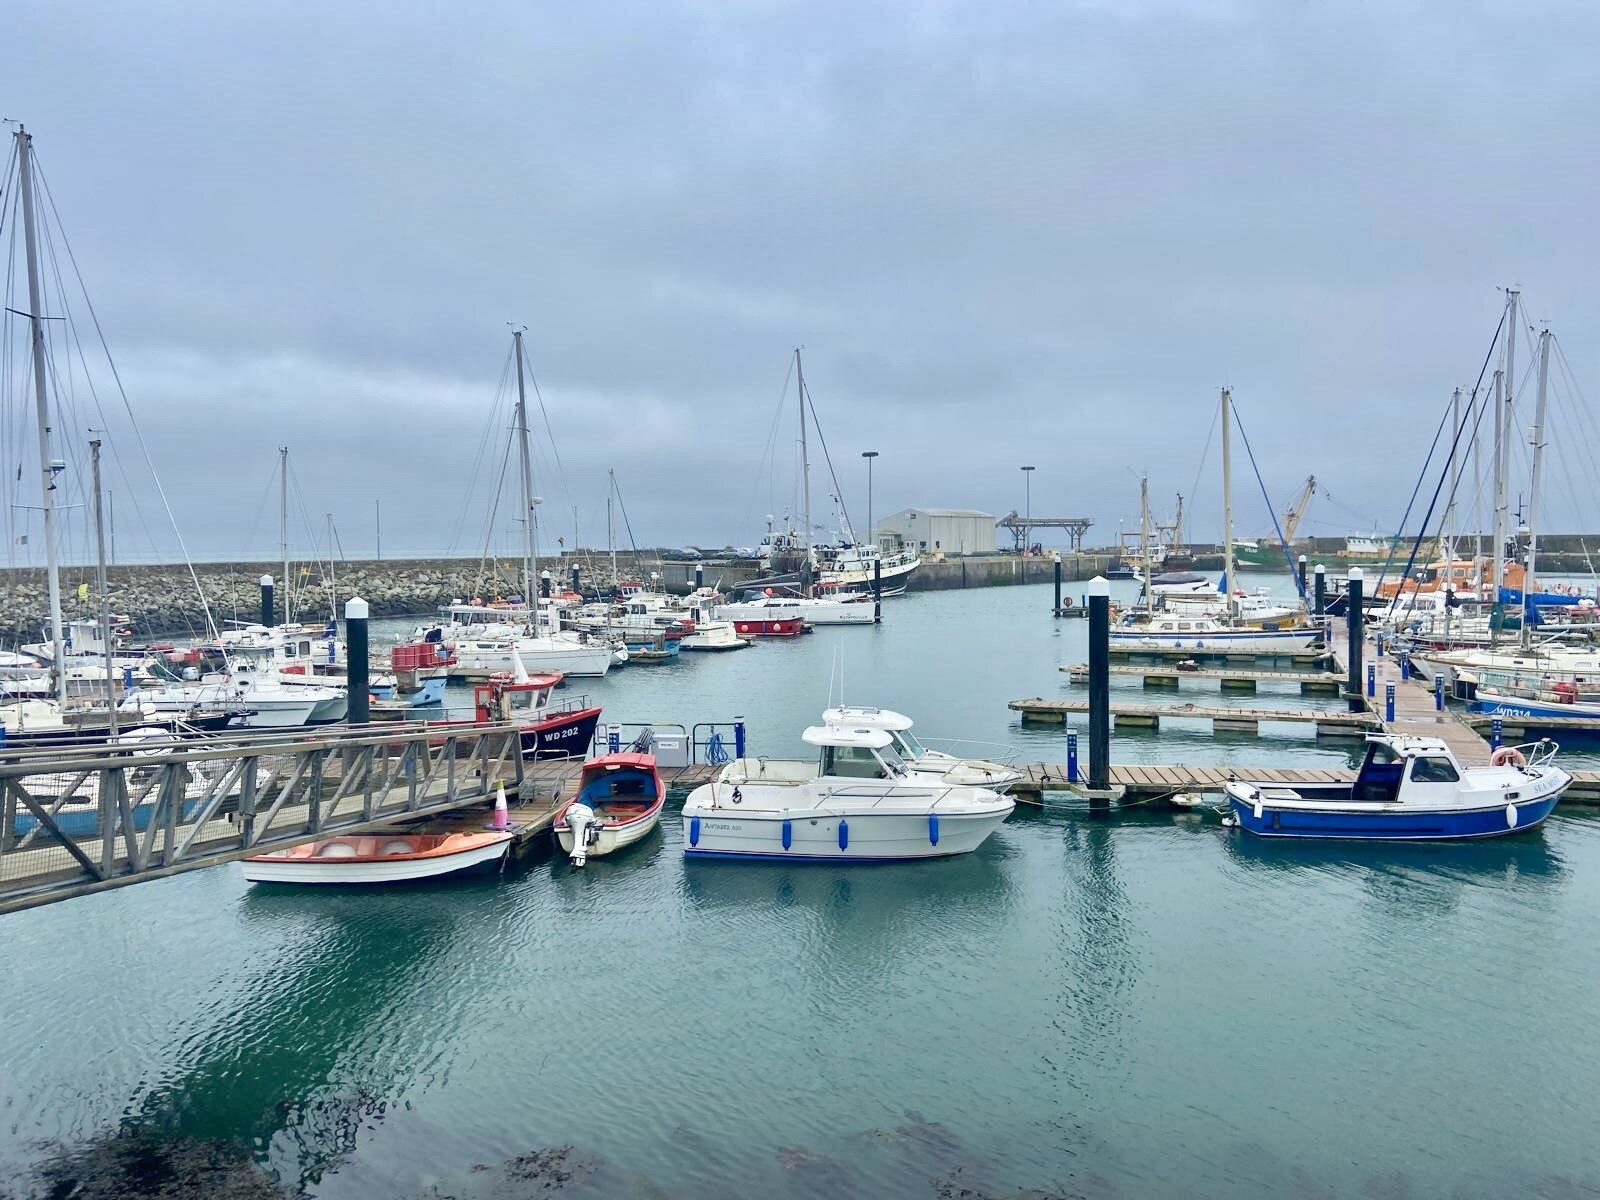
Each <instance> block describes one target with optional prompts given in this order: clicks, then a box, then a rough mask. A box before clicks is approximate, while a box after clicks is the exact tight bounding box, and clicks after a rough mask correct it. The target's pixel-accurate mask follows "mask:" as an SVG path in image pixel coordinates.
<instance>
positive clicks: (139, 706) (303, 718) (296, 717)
mask: <svg viewBox="0 0 1600 1200" xmlns="http://www.w3.org/2000/svg"><path fill="white" fill-rule="evenodd" d="M324 699H325V698H322V697H316V696H305V697H300V696H276V695H275V696H262V695H259V694H252V693H250V692H245V693H243V694H240V693H238V692H236V691H235V690H234V689H232V688H228V687H217V686H207V685H205V684H197V685H195V686H192V687H174V688H158V689H155V690H152V691H146V692H135V693H133V694H132V695H131V696H130V697H129V698H128V699H127V700H124V701H123V702H122V704H120V705H118V710H119V711H125V712H137V713H145V714H148V713H161V712H165V713H178V714H183V713H187V712H191V711H192V710H194V709H197V708H211V709H229V708H238V709H245V710H248V711H249V716H247V717H242V718H241V719H240V720H239V721H238V722H237V723H236V724H237V726H238V727H239V728H241V729H288V728H293V727H295V726H299V725H305V724H307V723H309V722H310V720H311V714H312V712H313V711H314V710H315V709H316V707H317V705H318V704H321V703H323V702H324Z"/></svg>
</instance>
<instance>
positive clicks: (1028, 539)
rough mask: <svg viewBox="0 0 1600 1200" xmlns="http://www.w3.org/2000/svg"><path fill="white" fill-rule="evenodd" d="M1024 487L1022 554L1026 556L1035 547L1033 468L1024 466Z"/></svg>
mask: <svg viewBox="0 0 1600 1200" xmlns="http://www.w3.org/2000/svg"><path fill="white" fill-rule="evenodd" d="M1022 489H1023V495H1024V496H1025V499H1024V501H1023V506H1022V508H1023V511H1022V555H1023V557H1024V558H1026V557H1027V556H1028V554H1029V553H1030V552H1031V551H1032V549H1033V541H1032V539H1033V468H1032V467H1023V468H1022Z"/></svg>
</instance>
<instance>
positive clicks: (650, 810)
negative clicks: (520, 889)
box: [555, 753, 667, 867]
mask: <svg viewBox="0 0 1600 1200" xmlns="http://www.w3.org/2000/svg"><path fill="white" fill-rule="evenodd" d="M666 801H667V789H666V788H665V787H663V786H662V783H661V774H660V772H659V771H657V770H656V758H655V755H653V754H633V753H629V754H607V755H603V756H602V757H600V758H595V759H590V760H589V761H588V762H586V763H584V764H583V774H582V777H581V780H580V783H579V786H578V794H577V796H575V797H574V798H573V799H572V801H571V802H570V803H568V804H567V806H566V807H565V808H563V809H562V810H561V811H560V812H559V813H557V814H556V822H555V833H556V840H557V841H559V842H560V843H561V849H562V850H564V851H565V852H566V853H567V854H569V855H571V856H572V865H573V866H575V867H581V866H583V864H584V863H585V862H586V861H587V860H588V858H589V856H590V855H591V854H592V855H596V856H599V855H602V854H611V853H613V852H614V851H617V850H621V849H622V848H623V847H625V846H631V845H633V844H634V843H635V842H637V841H639V840H640V839H641V838H643V837H644V836H645V835H646V834H648V833H649V832H650V831H651V830H652V829H654V828H655V827H656V826H657V825H658V824H659V823H660V821H661V807H662V805H664V804H665V803H666Z"/></svg>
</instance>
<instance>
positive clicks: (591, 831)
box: [567, 800, 600, 867]
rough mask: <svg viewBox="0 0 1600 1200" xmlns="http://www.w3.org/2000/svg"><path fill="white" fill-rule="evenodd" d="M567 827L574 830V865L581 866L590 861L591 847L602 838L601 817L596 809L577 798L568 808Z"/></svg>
mask: <svg viewBox="0 0 1600 1200" xmlns="http://www.w3.org/2000/svg"><path fill="white" fill-rule="evenodd" d="M567 828H569V829H571V830H572V865H573V866H575V867H581V866H583V865H584V864H585V863H586V862H588V861H589V847H590V846H592V845H594V844H595V843H596V842H598V841H599V840H600V819H599V818H598V817H596V816H595V813H594V809H592V808H590V807H589V806H588V805H587V804H585V803H583V801H581V800H575V801H573V802H572V806H571V807H570V808H568V809H567Z"/></svg>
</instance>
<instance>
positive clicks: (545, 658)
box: [450, 638, 614, 679]
mask: <svg viewBox="0 0 1600 1200" xmlns="http://www.w3.org/2000/svg"><path fill="white" fill-rule="evenodd" d="M516 653H517V655H519V656H520V657H521V659H522V666H523V667H524V668H525V669H526V670H528V671H531V672H534V673H536V674H557V673H559V674H562V675H590V676H592V675H604V674H605V673H606V672H607V671H609V670H610V669H611V664H612V662H613V661H614V657H613V651H612V648H611V647H610V646H609V645H607V644H606V643H605V642H599V641H597V642H594V643H593V644H591V645H580V644H577V643H565V642H552V641H550V640H549V639H548V638H524V639H520V640H519V641H518V642H517V643H516ZM455 655H456V665H455V666H453V667H451V668H450V675H451V678H453V679H487V678H489V676H491V675H499V674H507V675H514V674H515V673H516V667H515V664H514V663H513V662H512V657H513V656H512V647H511V645H510V644H509V643H506V642H473V641H459V642H457V643H456V650H455Z"/></svg>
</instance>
